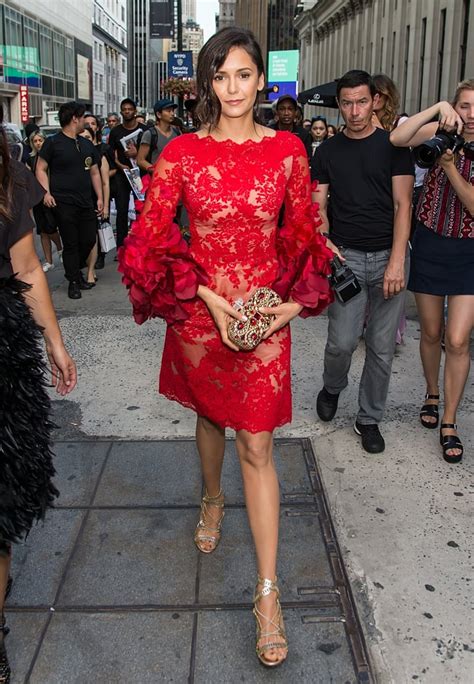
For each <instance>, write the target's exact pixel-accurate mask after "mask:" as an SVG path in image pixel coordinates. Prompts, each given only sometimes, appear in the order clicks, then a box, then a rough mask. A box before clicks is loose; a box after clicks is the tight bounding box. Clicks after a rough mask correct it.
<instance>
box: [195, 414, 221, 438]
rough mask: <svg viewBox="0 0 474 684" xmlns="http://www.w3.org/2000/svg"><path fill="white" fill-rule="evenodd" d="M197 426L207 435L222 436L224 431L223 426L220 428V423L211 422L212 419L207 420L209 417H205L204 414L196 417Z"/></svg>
mask: <svg viewBox="0 0 474 684" xmlns="http://www.w3.org/2000/svg"><path fill="white" fill-rule="evenodd" d="M197 427H198V428H200V429H202V430H204V431H205V432H206V433H207V434H208V435H209V436H212V435H219V436H222V435H223V434H224V432H225V431H224V428H221V427H220V425H217V424H216V423H213V422H212V420H209V418H205V417H204V416H198V417H197Z"/></svg>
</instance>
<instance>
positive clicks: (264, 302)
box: [227, 287, 282, 351]
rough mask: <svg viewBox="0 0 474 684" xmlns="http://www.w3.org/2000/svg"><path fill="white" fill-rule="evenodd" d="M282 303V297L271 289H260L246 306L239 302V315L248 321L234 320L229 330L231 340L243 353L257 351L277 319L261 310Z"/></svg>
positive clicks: (237, 303)
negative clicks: (260, 310) (245, 317)
mask: <svg viewBox="0 0 474 684" xmlns="http://www.w3.org/2000/svg"><path fill="white" fill-rule="evenodd" d="M281 303H282V300H281V298H280V296H279V295H277V293H276V292H274V291H273V290H271V289H270V288H269V287H259V288H258V290H255V292H254V293H253V294H252V296H251V297H250V298H249V299H248V301H247V302H246V303H245V304H244V303H243V301H242V300H238V301H237V302H236V303H235V305H234V306H235V308H236V309H237V310H238V311H239V313H242V314H244V315H245V316H247V320H246V321H238V320H236V319H235V318H233V319H232V320H231V321H230V323H229V327H228V328H227V334H228V336H229V340H230V341H231V342H233V343H234V344H235V345H236V346H237V347H238V348H239V349H242V350H243V351H251V350H252V349H255V347H256V346H257V345H258V344H260V342H261V341H262V337H263V336H264V335H265V333H266V332H267V330H268V328H269V327H270V326H271V324H272V322H273V320H274V318H275V316H272V315H271V314H262V313H260V312H259V309H260V308H261V307H268V306H270V307H272V306H278V305H279V304H281Z"/></svg>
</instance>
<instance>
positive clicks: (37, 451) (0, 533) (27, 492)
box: [0, 106, 76, 684]
mask: <svg viewBox="0 0 474 684" xmlns="http://www.w3.org/2000/svg"><path fill="white" fill-rule="evenodd" d="M2 123H3V107H1V106H0V155H1V159H2V163H1V165H0V186H1V189H0V367H1V369H2V371H1V373H0V406H1V421H0V454H1V458H0V682H1V683H2V684H6V683H7V682H9V681H10V665H9V663H8V658H7V653H6V649H5V643H4V639H5V635H6V634H7V632H8V629H7V627H6V625H5V617H4V604H5V595H6V593H7V588H8V587H9V580H8V577H9V569H10V561H11V547H12V544H13V543H15V542H18V541H20V540H22V539H24V538H25V537H26V535H27V534H28V532H29V530H30V528H31V526H32V525H33V523H34V522H35V521H37V520H39V519H41V518H43V517H44V514H45V513H46V510H47V508H48V507H50V506H52V504H53V501H54V499H55V497H56V496H57V495H58V492H57V490H56V489H55V487H54V485H53V483H52V478H53V476H54V472H55V471H54V467H53V460H52V453H51V449H50V443H51V430H52V428H53V424H52V422H51V421H50V408H51V405H50V399H49V396H48V391H47V389H46V387H47V384H52V385H53V386H54V387H55V388H56V391H57V392H58V393H59V394H60V395H61V396H65V395H66V394H68V393H69V392H71V391H72V389H73V388H74V386H75V384H76V367H75V364H74V361H73V360H72V359H71V357H70V356H69V354H68V353H67V351H66V349H65V347H64V343H63V340H62V336H61V331H60V329H59V326H58V322H57V320H56V315H55V313H54V309H53V305H52V302H51V297H50V294H49V288H48V284H47V282H46V278H45V275H44V272H43V269H42V268H41V264H40V262H39V260H38V257H37V255H36V252H35V248H34V243H33V232H32V229H33V221H32V219H31V215H30V210H31V208H32V207H33V206H35V205H36V204H38V202H39V201H40V200H41V198H42V196H43V194H44V190H43V189H42V187H41V186H40V184H39V183H38V182H37V180H36V179H35V177H34V176H33V174H32V173H31V172H30V171H28V169H27V168H26V167H25V166H24V165H23V164H21V163H19V162H16V161H14V160H12V159H10V156H9V150H8V144H7V140H6V137H5V134H4V132H3V130H2V129H1V124H2ZM42 336H43V337H44V341H45V344H46V352H47V355H48V359H49V362H50V365H51V374H52V383H49V382H48V383H47V382H46V378H45V375H46V372H45V371H46V369H45V367H44V363H43V349H42V346H43V345H42V344H41V337H42Z"/></svg>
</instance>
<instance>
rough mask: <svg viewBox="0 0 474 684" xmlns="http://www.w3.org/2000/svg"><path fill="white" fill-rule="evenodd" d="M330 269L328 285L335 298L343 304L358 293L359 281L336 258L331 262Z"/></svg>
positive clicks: (359, 288)
mask: <svg viewBox="0 0 474 684" xmlns="http://www.w3.org/2000/svg"><path fill="white" fill-rule="evenodd" d="M331 269H332V274H331V275H330V276H329V283H330V285H331V287H332V289H333V290H334V294H335V295H336V297H337V298H338V299H339V301H340V302H342V303H343V304H344V303H345V302H348V301H349V299H352V297H355V296H356V294H358V293H359V292H360V290H361V287H360V285H359V281H358V280H357V278H356V276H355V275H354V273H353V272H352V271H351V269H350V268H349V266H346V264H343V263H342V261H341V260H340V259H339V257H337V256H335V257H333V258H332V260H331Z"/></svg>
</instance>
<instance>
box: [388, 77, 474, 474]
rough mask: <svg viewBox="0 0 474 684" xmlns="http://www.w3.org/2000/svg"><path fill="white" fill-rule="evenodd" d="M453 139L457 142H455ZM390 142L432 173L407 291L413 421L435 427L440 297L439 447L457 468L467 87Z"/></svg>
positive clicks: (472, 223)
mask: <svg viewBox="0 0 474 684" xmlns="http://www.w3.org/2000/svg"><path fill="white" fill-rule="evenodd" d="M434 117H438V122H437V123H432V120H433V118H434ZM437 133H440V135H439V137H438V135H437ZM460 135H462V136H463V139H459V138H458V137H457V136H460ZM433 136H436V137H435V138H433ZM431 138H433V140H430V139H431ZM390 140H391V142H392V143H393V144H394V145H397V146H400V147H408V146H412V147H414V148H415V149H414V153H415V157H417V158H418V159H420V158H421V159H422V160H425V162H426V163H425V165H426V166H431V168H429V171H428V173H427V174H426V177H425V181H424V185H423V191H422V194H421V197H420V201H419V203H418V207H417V215H416V217H417V227H416V231H415V235H414V238H413V253H412V267H411V273H410V279H409V283H408V288H409V289H410V290H412V291H413V292H414V293H415V298H416V304H417V307H418V313H419V316H420V327H421V340H420V354H421V361H422V364H423V371H424V375H425V378H426V385H427V387H426V397H425V404H424V405H423V407H422V409H421V412H420V420H421V424H422V425H423V426H424V427H427V428H430V429H435V428H437V427H438V423H439V414H438V403H439V389H438V376H439V367H440V360H441V339H442V333H443V325H444V317H443V310H444V299H445V297H446V296H447V297H448V312H449V315H448V323H447V325H446V331H445V343H446V363H445V372H444V412H443V418H442V421H441V429H440V443H441V446H442V449H443V457H444V459H445V461H447V462H448V463H458V462H459V461H460V460H461V458H462V455H463V446H462V443H461V441H460V439H459V437H458V436H457V427H456V412H457V408H458V405H459V402H460V400H461V397H462V393H463V390H464V386H465V384H466V380H467V377H468V373H469V365H470V358H469V339H470V334H471V330H472V328H473V326H474V239H473V238H474V187H473V185H474V79H471V80H466V81H463V82H462V83H460V84H459V85H458V87H457V90H456V93H455V96H454V100H453V102H452V105H450V104H449V103H448V102H439V103H438V104H435V105H433V106H432V107H429V108H428V109H425V110H424V111H422V112H420V113H419V114H415V116H412V117H410V118H409V119H408V120H407V121H405V122H404V123H403V124H401V125H400V126H399V127H398V128H396V129H395V130H394V131H393V132H392V133H391V135H390ZM428 140H429V142H428V143H426V141H428ZM418 146H421V147H419V148H418ZM453 149H454V152H453ZM433 162H434V163H433ZM431 164H432V165H431Z"/></svg>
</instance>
